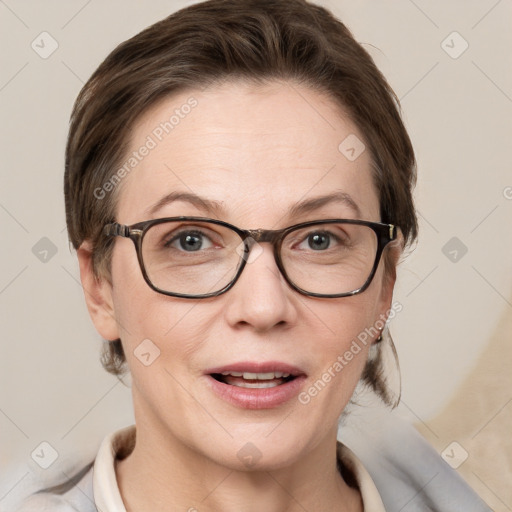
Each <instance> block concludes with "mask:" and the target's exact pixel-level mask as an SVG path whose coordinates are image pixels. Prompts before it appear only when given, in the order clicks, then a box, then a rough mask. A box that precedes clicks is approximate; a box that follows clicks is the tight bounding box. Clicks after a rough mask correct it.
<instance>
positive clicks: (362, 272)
mask: <svg viewBox="0 0 512 512" xmlns="http://www.w3.org/2000/svg"><path fill="white" fill-rule="evenodd" d="M377 247H378V240H377V235H376V233H375V232H374V231H373V229H371V228H370V227H368V226H364V225H359V224H346V223H326V224H315V225H313V226H307V227H304V228H300V229H297V230H295V231H292V232H290V233H289V234H288V235H287V236H286V238H285V239H284V240H283V244H282V247H281V260H282V262H283V267H284V269H285V271H286V274H287V275H288V278H289V279H290V280H291V281H292V282H293V283H294V284H295V285H296V286H298V287H299V288H302V289H303V290H305V291H307V292H310V293H318V294H322V295H338V294H343V293H350V292H353V291H356V290H358V289H359V288H361V287H362V286H363V285H364V284H365V283H366V281H367V280H368V278H369V277H370V274H371V271H372V268H373V265H374V262H375V257H376V255H377Z"/></svg>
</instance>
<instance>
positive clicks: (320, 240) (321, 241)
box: [309, 234, 329, 250]
mask: <svg viewBox="0 0 512 512" xmlns="http://www.w3.org/2000/svg"><path fill="white" fill-rule="evenodd" d="M309 247H311V249H315V250H318V249H327V248H328V247H329V238H328V237H327V236H326V235H323V234H320V235H319V234H316V235H312V236H310V237H309Z"/></svg>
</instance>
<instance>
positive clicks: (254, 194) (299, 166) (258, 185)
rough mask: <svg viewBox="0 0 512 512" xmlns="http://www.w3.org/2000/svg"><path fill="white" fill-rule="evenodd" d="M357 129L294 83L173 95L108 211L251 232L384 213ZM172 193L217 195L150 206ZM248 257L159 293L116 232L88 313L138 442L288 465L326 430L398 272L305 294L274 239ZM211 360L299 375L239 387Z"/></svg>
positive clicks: (124, 218)
mask: <svg viewBox="0 0 512 512" xmlns="http://www.w3.org/2000/svg"><path fill="white" fill-rule="evenodd" d="M191 98H193V99H191ZM184 105H189V106H190V107H191V108H188V107H184ZM172 115H174V116H175V117H174V119H173V120H172V121H171V123H169V120H170V118H171V116H172ZM178 119H179V120H178ZM166 122H168V124H167V125H166V124H165V123H166ZM167 132H168V133H167ZM148 137H149V138H148ZM347 137H350V138H349V139H348V140H347V141H346V142H345V143H343V141H345V139H347ZM355 137H358V139H359V141H360V140H362V138H363V137H362V135H361V134H360V132H359V131H358V129H357V127H356V126H355V125H354V124H353V123H352V122H351V121H350V120H349V119H348V118H347V117H346V116H344V115H343V114H342V113H341V112H340V110H339V109H338V108H336V105H335V104H334V103H333V102H332V101H331V100H329V99H327V98H326V97H324V96H322V95H320V94H319V93H317V92H314V91H311V90H309V89H307V88H305V87H303V86H299V85H291V84H288V83H284V82H275V83H272V84H267V85H265V86H259V87H257V86H254V85H248V84H241V83H236V84H235V83H228V84H224V85H222V86H216V87H212V88H210V89H206V90H204V91H200V90H195V91H186V92H183V93H180V94H179V95H174V96H172V97H171V98H169V99H166V100H165V101H162V102H161V103H159V104H158V105H157V106H155V107H153V108H152V109H151V110H149V111H147V112H146V113H145V115H144V116H143V117H142V118H141V119H140V120H139V122H138V123H137V124H136V125H135V126H134V129H133V131H132V139H131V144H130V150H129V151H128V154H127V157H126V159H127V160H128V158H130V157H132V156H133V152H134V151H135V152H137V155H135V156H134V158H137V163H136V165H135V166H134V167H133V169H132V170H131V171H130V172H129V174H128V175H127V176H126V177H124V178H123V180H122V182H121V183H120V184H119V185H118V186H119V187H120V189H119V197H118V199H119V202H118V209H117V221H118V222H120V223H121V224H128V225H129V224H133V223H136V222H140V221H144V220H148V219H153V218H162V217H173V216H182V215H189V216H201V217H211V218H217V219H221V220H224V221H226V222H229V223H231V224H234V225H235V226H238V227H240V228H245V229H256V228H264V229H279V228H283V227H286V226H289V225H292V224H296V223H299V222H305V221H310V220H317V219H327V218H349V219H357V218H359V219H363V220H370V221H379V220H380V216H379V201H378V196H377V193H376V190H375V187H374V185H373V182H372V177H371V171H370V155H369V152H368V151H364V150H363V151H362V153H361V154H360V155H359V156H357V153H358V152H360V151H361V149H362V146H358V145H357V144H360V142H357V139H356V138H355ZM342 143H343V144H342ZM350 143H351V144H350ZM340 144H341V149H340ZM354 144H356V146H354ZM347 145H348V147H347ZM142 146H146V147H148V148H149V149H148V151H145V150H142V151H140V148H141V147H142ZM350 147H355V151H354V152H351V151H350ZM142 153H144V154H145V155H142ZM354 156H357V158H355V159H354ZM132 163H133V162H132ZM171 192H183V193H190V194H196V195H198V196H201V197H202V198H205V199H207V200H208V201H214V202H215V203H216V204H217V207H218V208H217V209H216V210H215V211H210V212H209V211H205V210H203V209H202V208H201V207H200V205H197V204H192V203H190V202H186V201H184V200H176V201H174V202H171V203H164V204H161V205H160V207H159V208H158V209H156V210H155V209H154V208H153V207H154V206H155V205H157V204H158V203H159V202H160V201H161V199H162V198H164V197H165V196H167V195H168V194H169V193H171ZM333 192H341V193H343V194H345V196H344V197H345V198H346V197H350V199H351V201H352V203H353V204H351V201H348V200H346V199H345V200H344V201H331V202H329V203H327V204H325V205H323V206H321V207H319V208H316V209H313V210H310V211H304V212H303V213H302V214H300V215H298V216H297V215H296V216H294V217H291V216H290V215H289V212H290V210H291V208H292V207H293V206H294V205H296V204H297V203H298V202H301V201H306V200H310V199H312V198H316V197H320V196H324V195H329V194H332V193H333ZM255 256H256V257H255V259H254V260H253V261H251V262H250V263H248V264H247V265H246V267H245V269H244V271H243V273H242V275H241V276H240V278H239V279H238V281H237V282H236V284H235V285H234V287H233V288H231V289H230V290H229V291H228V292H226V293H224V294H222V295H220V296H218V297H211V298H207V299H184V298H176V297H169V296H165V295H162V294H159V293H157V292H155V291H153V290H152V289H151V288H150V287H149V286H148V285H147V284H146V282H145V281H144V279H143V276H142V273H141V271H140V268H139V263H138V261H137V257H136V252H135V250H134V247H133V243H132V241H131V240H128V239H126V238H121V237H118V238H116V242H115V248H114V251H113V259H112V286H110V285H109V284H108V283H107V282H106V281H104V282H103V283H102V285H101V286H102V293H103V296H104V297H105V304H106V307H107V308H112V317H109V316H107V317H106V318H103V320H99V319H98V320H97V322H96V325H97V327H98V330H99V332H100V334H102V336H103V337H104V338H106V339H114V338H117V337H119V338H121V340H122V343H123V347H124V350H125V353H126V357H127V361H128V365H129V368H130V371H131V374H132V382H133V399H134V406H135V415H136V421H137V427H138V439H139V434H140V436H141V437H140V439H143V438H144V436H145V434H148V436H147V438H149V437H151V439H152V440H153V441H151V442H153V443H157V444H158V445H159V446H160V447H161V446H162V443H164V444H166V445H167V446H168V447H171V446H172V447H174V448H176V447H177V446H180V447H182V449H183V450H184V453H193V454H194V455H200V456H204V457H206V458H208V459H209V460H211V461H214V462H216V463H219V464H222V465H224V466H227V467H232V468H243V467H244V465H247V464H248V463H249V462H250V464H251V467H262V468H263V467H265V468H278V467H284V466H286V465H288V464H292V463H293V462H294V461H295V460H298V459H299V458H300V457H301V456H303V455H305V454H306V453H308V452H311V450H313V449H314V448H315V447H317V446H318V445H319V444H320V443H322V442H326V440H327V439H329V443H332V439H333V438H332V436H333V435H334V433H335V432H336V427H337V419H338V417H339V416H340V414H341V412H342V411H343V409H344V407H345V406H346V404H347V402H348V401H349V399H350V397H351V395H352V392H353V391H354V388H355V386H356V384H357V382H358V380H359V379H360V376H361V372H362V370H363V368H364V365H365V362H366V359H367V354H368V349H369V346H370V343H371V342H372V341H373V340H371V339H369V340H368V343H367V344H366V345H364V344H363V343H361V342H359V343H358V345H357V346H358V347H359V350H358V349H356V348H355V347H354V345H353V341H354V340H356V339H357V336H358V335H359V334H360V333H361V332H363V331H364V330H365V328H369V327H371V326H373V325H375V323H376V321H377V320H379V319H380V318H381V316H380V315H383V314H385V313H386V311H387V310H388V309H389V307H390V302H391V293H392V287H393V279H392V278H389V279H384V276H383V263H382V261H381V264H380V265H379V269H378V272H377V274H376V276H375V278H374V279H373V282H372V284H371V285H370V287H369V288H368V289H367V290H366V291H365V292H363V293H361V294H358V295H355V296H352V297H344V298H335V299H326V298H314V297H307V296H304V295H301V294H299V293H298V292H296V291H294V290H293V289H292V288H290V287H289V285H288V284H287V283H286V281H285V280H284V278H283V276H282V275H281V274H280V272H279V270H278V268H277V266H276V263H275V260H274V256H273V249H272V246H271V245H270V244H269V243H261V244H260V246H259V248H257V250H256V252H255ZM114 319H115V320H114ZM351 347H352V348H351ZM347 352H351V354H352V357H350V355H346V353H347ZM336 362H338V363H339V364H338V365H336ZM340 366H341V369H340ZM213 369H215V370H219V369H222V370H224V371H227V372H229V371H230V370H232V372H235V371H236V372H244V370H245V371H246V372H251V373H261V372H264V373H268V372H269V371H270V372H271V371H272V369H274V370H277V371H279V369H281V370H283V369H284V372H286V370H287V369H288V371H289V372H292V370H293V372H295V375H296V377H295V379H294V384H293V385H290V384H286V387H284V386H285V385H284V384H283V382H284V381H283V379H282V378H281V379H278V380H277V381H274V383H272V382H271V383H270V386H271V387H269V388H265V389H256V390H254V389H249V390H247V388H245V387H241V386H240V382H241V381H242V379H241V378H240V377H238V378H237V377H236V376H235V377H228V378H227V379H225V382H224V383H219V382H217V380H215V379H214V378H213V377H212V376H211V373H212V370H213ZM284 372H283V373H284ZM326 372H327V373H329V375H330V378H329V377H325V373H326ZM323 375H324V377H322V376H323ZM278 376H279V375H278ZM267 377H268V376H267ZM319 380H321V381H322V382H321V383H320V384H319V383H318V381H319ZM229 382H231V384H230V383H229ZM315 383H317V384H316V387H315ZM276 384H279V385H276ZM281 386H283V388H282V389H283V390H285V391H281ZM311 388H314V389H313V391H311ZM315 390H316V392H315ZM244 393H245V394H244ZM259 397H260V398H259ZM261 397H264V398H261ZM265 397H266V398H265ZM268 397H270V398H268Z"/></svg>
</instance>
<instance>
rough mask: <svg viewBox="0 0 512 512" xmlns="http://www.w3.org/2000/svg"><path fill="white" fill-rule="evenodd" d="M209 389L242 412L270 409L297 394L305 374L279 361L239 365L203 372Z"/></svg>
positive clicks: (242, 363)
mask: <svg viewBox="0 0 512 512" xmlns="http://www.w3.org/2000/svg"><path fill="white" fill-rule="evenodd" d="M205 376H206V377H207V378H208V382H209V384H210V388H211V389H212V391H214V393H215V394H216V395H217V396H218V397H220V398H221V399H223V400H226V401H227V402H229V403H231V404H232V405H235V406H237V407H242V408H244V409H270V408H274V407H278V406H279V405H282V404H284V403H285V402H288V401H289V400H290V399H291V398H293V397H294V396H295V395H297V394H298V393H299V391H300V388H301V387H302V385H303V383H304V381H305V380H306V373H305V372H304V371H302V370H300V369H299V368H297V367H295V366H291V365H288V364H285V363H279V362H266V363H255V362H240V363H233V364H230V365H226V366H223V367H218V368H211V369H209V370H207V371H206V372H205Z"/></svg>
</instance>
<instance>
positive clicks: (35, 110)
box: [0, 0, 512, 511]
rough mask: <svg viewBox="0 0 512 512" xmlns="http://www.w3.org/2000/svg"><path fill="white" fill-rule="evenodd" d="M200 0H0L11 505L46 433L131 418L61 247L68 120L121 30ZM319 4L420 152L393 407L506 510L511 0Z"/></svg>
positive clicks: (6, 476)
mask: <svg viewBox="0 0 512 512" xmlns="http://www.w3.org/2000/svg"><path fill="white" fill-rule="evenodd" d="M191 3H193V2H186V1H175V0H168V1H163V0H159V1H156V0H155V1H152V2H135V1H121V0H103V1H101V2H100V1H99V0H90V1H88V2H87V1H75V0H73V1H71V0H68V1H62V0H61V1H45V2H40V1H36V0H26V1H19V2H16V1H14V0H5V1H0V33H1V34H2V42H3V44H2V50H1V53H0V59H1V62H0V73H1V76H0V109H1V115H2V118H1V119H2V125H1V138H0V141H1V142H0V144H1V151H0V157H1V161H0V162H1V180H2V181H1V187H0V221H1V225H2V231H1V232H2V236H3V240H2V253H1V254H2V256H1V258H2V259H1V263H2V265H1V269H2V270H1V275H0V308H1V309H0V311H1V320H2V324H1V325H2V342H1V343H2V345H1V346H2V351H1V357H0V379H1V381H0V471H1V478H0V510H8V509H9V504H10V503H11V502H12V500H13V499H14V498H13V496H14V495H15V493H16V490H17V489H19V488H20V487H22V486H23V485H24V484H25V482H27V481H28V480H30V479H31V478H32V477H36V476H37V477H39V476H43V477H44V476H47V475H50V474H52V471H54V472H55V466H54V467H53V469H52V468H50V469H48V470H46V472H45V470H43V469H41V468H40V467H39V466H38V465H36V464H35V462H34V460H33V459H32V458H31V457H30V455H31V453H32V452H33V450H34V449H36V447H38V446H39V445H40V443H41V442H42V441H46V442H48V443H50V444H51V445H52V446H53V447H54V449H55V450H56V451H57V452H58V454H59V457H60V460H61V461H65V460H67V459H68V458H69V459H71V458H73V457H76V455H77V451H81V452H83V453H85V454H87V455H90V456H92V454H93V453H94V452H95V449H96V447H97V444H98V442H99V441H100V440H101V438H102V437H103V436H104V435H105V434H106V433H107V432H109V431H112V430H113V429H116V428H118V427H121V426H123V425H126V424H128V423H131V422H132V420H133V419H132V413H131V405H130V395H129V390H128V389H127V388H126V387H124V386H123V385H122V384H120V383H119V382H118V381H117V380H116V379H114V378H113V377H111V376H109V375H108V374H106V373H105V372H104V371H103V370H102V368H101V367H100V365H99V363H98V353H99V346H100V339H99V337H98V335H97V334H96V332H95V331H94V329H93V327H92V324H91V323H90V321H89V317H88V314H87V311H86V308H85V305H84V301H83V297H82V290H81V288H80V285H79V283H78V281H77V280H78V272H77V263H76V259H75V256H74V254H73V253H72V252H70V250H69V249H68V244H67V238H66V231H65V221H64V207H63V197H62V175H63V153H64V144H65V138H66V130H67V122H68V118H69V114H70V111H71V107H72V104H73V101H74V99H75V97H76V95H77V94H78V91H79V90H80V88H81V87H82V84H83V83H84V82H85V80H86V79H87V78H88V77H89V76H90V74H91V73H92V72H93V71H94V69H95V68H96V66H97V65H98V64H99V63H100V61H101V60H102V59H103V58H104V57H105V56H106V55H107V53H108V52H110V51H111V50H112V49H113V48H114V46H115V45H117V44H118V43H120V42H121V41H123V40H124V39H126V38H128V37H129V36H131V35H134V34H135V33H137V32H138V31H139V30H141V29H142V28H144V27H146V26H147V25H149V24H151V23H153V22H155V21H157V20H159V19H161V18H163V17H164V16H166V15H168V14H169V13H171V12H172V11H174V10H177V9H178V8H180V7H182V6H185V5H188V4H191ZM319 3H321V4H323V5H326V6H328V7H330V8H331V9H332V10H334V12H335V13H336V14H337V15H338V16H339V17H340V18H341V19H342V20H343V21H344V22H345V23H346V24H347V26H348V27H349V28H350V29H351V30H352V31H353V33H354V35H355V37H356V39H357V40H358V41H359V42H361V43H363V44H364V46H365V48H367V49H368V51H369V52H370V53H371V55H372V56H373V57H374V59H375V61H376V63H377V65H378V66H379V67H380V69H381V70H382V71H383V72H384V74H385V75H386V76H387V78H388V79H389V81H390V83H391V85H392V87H393V88H394V89H395V91H396V92H397V94H398V96H399V97H400V99H401V102H402V107H403V112H404V119H405V122H406V124H407V127H408V129H409V131H410V135H411V138H412V140H413V144H414V145H415V148H416V152H417V158H418V164H419V181H418V186H417V189H416V201H417V206H418V209H419V212H420V229H421V233H420V239H419V243H418V245H417V247H416V248H415V250H414V251H413V252H412V253H411V254H410V255H409V256H408V258H407V259H406V260H405V261H404V263H403V264H402V265H401V268H400V271H399V284H398V287H397V290H396V295H395V299H396V300H398V301H400V302H401V303H402V305H403V312H402V313H400V314H399V315H398V316H397V317H396V318H395V319H394V320H393V323H392V327H391V329H392V332H393V335H394V338H395V343H396V345H397V349H398V352H399V356H400V361H401V369H402V383H403V401H402V405H401V406H400V411H401V413H402V414H403V415H404V417H405V418H407V419H408V420H409V421H411V422H413V423H414V424H415V425H416V426H417V427H418V428H419V430H420V431H421V432H422V433H423V434H424V435H425V436H426V437H427V438H428V439H429V440H430V441H431V442H432V443H433V444H434V446H435V447H436V449H438V451H439V452H443V450H445V448H447V447H448V445H450V443H452V442H453V441H456V442H458V443H459V445H460V449H462V450H465V452H467V454H468V458H467V460H466V461H465V462H464V463H463V464H462V465H461V466H460V467H459V469H458V471H459V472H460V473H461V474H463V475H464V476H465V478H466V479H467V480H468V481H469V482H470V483H471V485H472V486H473V487H474V488H475V489H476V491H477V492H478V493H479V494H480V495H481V496H482V497H484V499H485V500H486V501H487V503H488V504H489V505H490V506H491V507H492V508H493V509H494V510H497V511H498V510H500V511H501V510H503V511H505V510H512V491H511V489H510V485H509V483H510V479H511V477H512V453H511V452H512V446H511V443H512V441H511V440H510V438H511V436H510V430H511V424H512V378H511V376H510V375H511V372H510V363H511V362H512V344H511V342H512V339H511V338H512V335H511V333H512V236H511V234H512V230H511V228H512V166H511V163H512V162H511V160H512V157H511V153H510V136H511V134H512V115H511V114H512V72H511V67H510V51H511V49H512V30H511V28H512V27H511V20H512V2H511V1H510V0H501V1H496V0H479V1H463V0H459V1H450V2H446V1H442V0H436V1H429V2H427V1H425V0H423V1H420V0H415V1H412V0H395V1H391V0H387V1H377V0H374V1H357V2H356V1H340V0H330V1H322V2H319ZM43 31H46V32H48V33H49V34H50V35H51V37H52V38H53V39H55V41H56V42H57V43H58V49H57V50H56V51H55V52H54V53H53V54H52V55H50V56H49V57H48V58H46V59H43V58H41V57H40V56H39V54H38V53H36V52H35V51H34V50H33V49H32V47H31V43H32V41H34V40H35V41H36V43H37V42H38V41H40V40H41V37H45V38H47V39H45V41H46V44H45V48H46V50H48V49H49V48H51V46H50V43H51V41H50V39H48V36H39V34H41V32H43ZM454 31H456V32H458V34H459V35H457V34H455V35H454V34H452V33H453V32H454ZM443 41H444V43H443ZM466 44H467V45H468V48H467V49H466V50H465V51H464V52H463V53H461V54H460V55H459V53H460V52H461V50H462V49H463V48H464V47H465V45H466ZM40 46H41V45H40ZM40 51H42V48H40ZM449 53H451V56H450V55H449ZM454 57H457V58H454ZM43 237H46V238H47V239H49V241H51V244H50V243H49V242H48V240H43V241H41V239H42V238H43ZM453 237H456V238H457V240H455V241H452V242H451V243H452V244H453V243H455V245H448V246H447V247H445V244H447V243H448V241H449V240H450V239H452V238H453ZM36 244H40V245H36ZM462 244H463V245H462ZM34 246H36V249H34ZM463 246H464V247H466V248H467V253H465V254H462V252H463V251H462V250H461V247H463ZM52 248H53V250H54V251H55V250H56V251H57V252H56V253H55V254H54V255H52ZM42 249H46V250H49V251H50V252H48V255H47V261H46V262H44V261H41V260H40V259H39V258H40V257H42V254H41V253H38V251H41V250H42ZM454 250H455V251H457V253H454V252H453V251H454ZM450 251H451V253H450ZM34 253H35V254H34ZM445 253H446V255H445ZM37 256H39V257H37ZM454 257H456V258H457V261H452V260H451V259H450V258H452V259H453V258H454ZM460 449H459V448H457V450H460ZM461 454H463V452H460V453H458V456H460V455H461ZM53 474H55V473H53ZM507 482H508V483H507Z"/></svg>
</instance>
